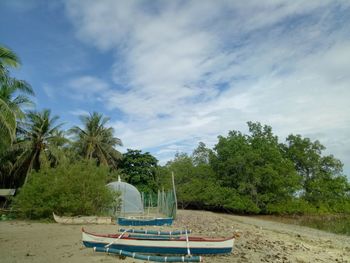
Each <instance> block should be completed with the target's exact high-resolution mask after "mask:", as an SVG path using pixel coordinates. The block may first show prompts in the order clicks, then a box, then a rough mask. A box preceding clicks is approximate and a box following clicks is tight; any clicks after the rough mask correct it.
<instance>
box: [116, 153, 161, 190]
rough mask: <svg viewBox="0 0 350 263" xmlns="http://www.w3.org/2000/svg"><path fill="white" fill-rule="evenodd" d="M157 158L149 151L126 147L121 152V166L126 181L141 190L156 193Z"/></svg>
mask: <svg viewBox="0 0 350 263" xmlns="http://www.w3.org/2000/svg"><path fill="white" fill-rule="evenodd" d="M157 163H158V160H157V159H156V158H155V157H154V156H153V155H151V154H150V153H149V152H145V153H142V151H141V150H131V149H128V150H127V152H126V153H124V154H123V160H122V162H121V166H120V167H121V168H122V170H123V174H124V175H125V177H126V181H127V182H128V183H130V184H132V185H134V186H135V187H137V188H138V189H139V190H140V191H142V192H153V193H156V192H157V190H158V178H157V173H156V171H157V166H158V165H157Z"/></svg>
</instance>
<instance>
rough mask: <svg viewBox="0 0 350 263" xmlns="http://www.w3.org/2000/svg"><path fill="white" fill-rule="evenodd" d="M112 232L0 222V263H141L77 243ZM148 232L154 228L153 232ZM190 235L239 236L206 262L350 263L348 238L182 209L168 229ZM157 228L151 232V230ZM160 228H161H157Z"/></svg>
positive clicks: (108, 229) (94, 227) (114, 228)
mask: <svg viewBox="0 0 350 263" xmlns="http://www.w3.org/2000/svg"><path fill="white" fill-rule="evenodd" d="M82 227H85V228H86V229H87V230H90V231H95V232H101V233H115V232H116V231H117V229H118V226H117V225H84V226H83V225H60V224H56V223H41V222H31V221H2V222H0V262H4V263H5V262H6V263H7V262H11V263H20V262H53V263H58V262H66V263H67V262H72V263H78V262H84V263H88V262H106V263H108V262H125V263H129V262H143V261H139V260H135V259H130V258H126V259H121V258H119V257H117V256H112V255H105V254H102V253H95V252H94V251H93V250H92V249H87V248H84V247H83V246H82V243H81V228H82ZM151 228H152V227H151ZM184 228H187V229H191V230H192V231H193V235H200V236H211V237H213V236H220V237H227V236H231V235H233V233H234V232H236V231H238V233H239V237H238V238H237V239H236V241H235V246H234V251H233V252H232V254H230V255H222V256H205V257H204V261H205V262H214V263H219V262H298V263H302V262H350V237H348V236H343V235H336V234H331V233H327V232H323V231H318V230H315V229H311V228H307V227H301V226H296V225H289V224H283V223H276V222H272V221H266V220H262V219H256V218H252V217H243V216H234V215H227V214H218V213H211V212H203V211H189V210H182V211H179V212H178V218H177V220H176V221H175V223H174V225H173V226H172V227H163V228H162V229H173V230H174V229H184ZM154 229H155V228H154ZM157 229H159V228H157Z"/></svg>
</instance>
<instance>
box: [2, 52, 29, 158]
mask: <svg viewBox="0 0 350 263" xmlns="http://www.w3.org/2000/svg"><path fill="white" fill-rule="evenodd" d="M19 64H20V62H19V59H18V57H17V55H16V54H15V53H13V52H12V51H11V50H10V49H7V48H5V47H2V46H0V132H1V134H2V136H1V138H0V152H2V151H3V149H4V148H5V146H8V145H9V144H11V143H12V142H13V141H14V139H15V136H16V126H17V125H16V119H21V118H23V117H24V113H23V111H22V110H21V107H22V106H24V105H28V104H31V103H32V102H31V101H30V99H29V98H28V97H27V96H26V95H34V91H33V89H32V88H31V87H30V85H29V84H28V83H26V82H25V81H22V80H17V79H15V78H12V77H10V76H9V74H8V69H7V68H8V67H18V66H19Z"/></svg>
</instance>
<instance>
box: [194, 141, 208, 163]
mask: <svg viewBox="0 0 350 263" xmlns="http://www.w3.org/2000/svg"><path fill="white" fill-rule="evenodd" d="M210 153H211V150H210V149H208V148H207V146H206V145H205V143H204V142H199V144H198V146H197V148H196V149H194V151H193V153H192V160H193V164H194V165H205V164H209V157H210Z"/></svg>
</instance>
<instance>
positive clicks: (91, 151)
mask: <svg viewBox="0 0 350 263" xmlns="http://www.w3.org/2000/svg"><path fill="white" fill-rule="evenodd" d="M80 120H81V121H82V123H83V125H84V127H83V128H80V127H79V126H74V127H73V128H71V129H70V133H72V134H73V135H75V142H74V147H75V149H76V150H77V152H78V154H79V155H81V156H83V158H84V159H86V160H92V159H96V160H97V161H98V164H102V165H108V166H110V167H112V168H117V166H118V163H119V162H120V159H121V158H122V155H121V153H120V152H119V151H117V150H116V149H115V148H114V147H115V146H117V145H119V146H122V141H121V140H120V139H119V138H117V137H114V136H113V133H114V129H113V128H112V127H105V125H106V124H107V122H108V121H109V118H106V117H103V115H102V114H99V113H97V112H93V113H92V114H90V115H89V116H80Z"/></svg>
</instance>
